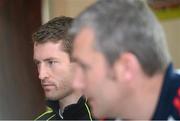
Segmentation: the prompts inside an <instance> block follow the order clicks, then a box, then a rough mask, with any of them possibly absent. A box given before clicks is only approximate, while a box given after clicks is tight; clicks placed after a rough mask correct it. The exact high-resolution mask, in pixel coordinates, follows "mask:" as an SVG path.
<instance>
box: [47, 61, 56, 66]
mask: <svg viewBox="0 0 180 121" xmlns="http://www.w3.org/2000/svg"><path fill="white" fill-rule="evenodd" d="M55 63H56V61H48V64H49V65H53V64H55Z"/></svg>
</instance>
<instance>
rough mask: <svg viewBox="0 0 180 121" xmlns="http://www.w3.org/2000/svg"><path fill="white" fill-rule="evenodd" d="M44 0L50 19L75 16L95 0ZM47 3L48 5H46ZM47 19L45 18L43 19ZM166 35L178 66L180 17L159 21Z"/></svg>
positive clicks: (179, 55)
mask: <svg viewBox="0 0 180 121" xmlns="http://www.w3.org/2000/svg"><path fill="white" fill-rule="evenodd" d="M43 1H46V2H45V3H46V4H45V5H46V8H48V9H49V13H48V14H47V10H46V14H47V15H49V16H48V17H46V19H51V18H53V17H55V16H60V15H66V16H71V17H75V16H76V15H78V14H79V13H80V12H81V11H82V10H84V9H85V8H86V7H87V6H89V5H91V4H92V3H94V2H95V1H96V0H43ZM47 4H48V5H47ZM45 21H47V20H45ZM161 23H162V25H163V27H164V29H165V32H166V36H167V40H168V46H169V49H170V52H171V55H172V58H173V61H174V65H175V67H177V68H180V48H179V46H180V19H177V20H168V21H162V22H161Z"/></svg>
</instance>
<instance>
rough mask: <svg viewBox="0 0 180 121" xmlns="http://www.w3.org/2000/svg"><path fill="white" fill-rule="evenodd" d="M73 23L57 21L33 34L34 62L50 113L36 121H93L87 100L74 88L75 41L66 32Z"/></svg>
mask: <svg viewBox="0 0 180 121" xmlns="http://www.w3.org/2000/svg"><path fill="white" fill-rule="evenodd" d="M72 21H73V19H72V18H70V17H65V16H62V17H57V18H54V19H52V20H50V21H49V22H47V23H46V24H44V25H42V26H41V27H40V28H39V30H38V31H37V32H35V33H34V34H33V41H34V61H35V63H36V65H37V69H38V72H39V79H40V80H41V85H42V87H43V89H44V92H45V96H46V98H47V99H48V100H49V101H48V103H49V106H50V108H48V110H47V111H46V112H45V113H43V114H42V115H40V116H39V117H37V119H36V120H57V119H64V120H92V117H91V114H90V110H89V108H88V105H87V103H86V100H85V99H84V98H83V97H82V94H81V93H80V92H78V91H74V90H73V88H72V80H73V78H74V73H75V72H74V71H73V66H74V64H75V63H74V62H73V61H72V56H71V54H72V39H71V37H70V36H68V34H67V32H68V29H69V28H70V26H71V23H72Z"/></svg>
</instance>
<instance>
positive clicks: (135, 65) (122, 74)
mask: <svg viewBox="0 0 180 121" xmlns="http://www.w3.org/2000/svg"><path fill="white" fill-rule="evenodd" d="M138 69H139V62H138V60H137V58H136V56H135V55H133V54H132V53H129V52H125V53H123V54H121V55H120V56H119V58H118V59H117V60H116V61H115V63H114V71H115V76H116V79H118V80H124V81H125V80H126V81H130V80H134V79H135V77H136V76H137V73H138Z"/></svg>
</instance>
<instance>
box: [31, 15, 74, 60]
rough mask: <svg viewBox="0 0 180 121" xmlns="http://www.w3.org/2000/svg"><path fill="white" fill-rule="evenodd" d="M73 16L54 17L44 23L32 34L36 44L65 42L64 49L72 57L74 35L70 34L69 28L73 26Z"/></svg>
mask: <svg viewBox="0 0 180 121" xmlns="http://www.w3.org/2000/svg"><path fill="white" fill-rule="evenodd" d="M72 21H73V18H71V17H66V16H60V17H56V18H53V19H52V20H50V21H48V22H47V23H45V24H44V25H42V26H41V27H40V28H39V29H38V31H36V32H35V33H34V34H33V35H32V40H33V42H34V43H36V44H43V43H46V42H53V43H58V42H60V41H61V42H62V43H63V49H64V51H65V52H67V53H68V54H69V56H70V57H71V54H72V37H70V36H69V35H68V30H69V29H70V27H71V24H72Z"/></svg>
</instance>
